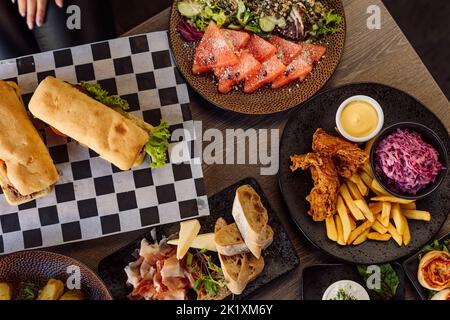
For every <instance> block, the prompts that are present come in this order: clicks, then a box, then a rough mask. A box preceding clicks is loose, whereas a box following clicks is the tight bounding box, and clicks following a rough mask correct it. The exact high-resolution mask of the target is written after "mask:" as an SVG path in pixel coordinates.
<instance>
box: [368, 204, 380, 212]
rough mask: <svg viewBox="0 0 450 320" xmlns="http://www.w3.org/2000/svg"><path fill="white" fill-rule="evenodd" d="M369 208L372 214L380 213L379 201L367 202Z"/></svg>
mask: <svg viewBox="0 0 450 320" xmlns="http://www.w3.org/2000/svg"><path fill="white" fill-rule="evenodd" d="M369 209H370V210H371V211H372V213H373V214H379V213H381V210H382V209H383V207H382V203H381V202H372V203H369Z"/></svg>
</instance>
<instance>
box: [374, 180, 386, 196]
mask: <svg viewBox="0 0 450 320" xmlns="http://www.w3.org/2000/svg"><path fill="white" fill-rule="evenodd" d="M371 189H372V190H376V191H377V192H378V193H379V194H381V195H383V196H389V193H388V192H387V191H386V190H384V189H383V187H382V186H381V185H380V184H379V183H378V181H377V180H376V179H373V180H372V188H371Z"/></svg>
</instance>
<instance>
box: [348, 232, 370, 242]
mask: <svg viewBox="0 0 450 320" xmlns="http://www.w3.org/2000/svg"><path fill="white" fill-rule="evenodd" d="M369 231H370V229H367V230H366V231H364V232H363V233H362V234H361V235H359V237H358V238H356V239H355V241H353V242H352V244H353V245H354V246H357V245H359V244H361V243H363V242H364V241H366V240H367V236H368V235H369Z"/></svg>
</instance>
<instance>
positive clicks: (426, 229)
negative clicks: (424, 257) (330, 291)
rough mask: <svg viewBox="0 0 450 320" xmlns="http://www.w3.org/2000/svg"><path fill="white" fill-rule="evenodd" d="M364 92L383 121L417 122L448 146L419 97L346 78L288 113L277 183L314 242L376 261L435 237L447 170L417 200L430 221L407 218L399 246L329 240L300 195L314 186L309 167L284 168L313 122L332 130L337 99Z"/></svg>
mask: <svg viewBox="0 0 450 320" xmlns="http://www.w3.org/2000/svg"><path fill="white" fill-rule="evenodd" d="M358 94H363V95H368V96H371V97H372V98H374V99H375V100H377V101H378V102H379V103H380V105H381V107H382V108H383V111H384V117H385V120H384V125H385V126H390V125H392V124H394V123H398V122H408V121H409V122H418V123H421V124H423V125H425V126H427V127H429V128H430V129H432V130H433V131H434V132H436V134H438V135H439V137H441V139H442V141H443V142H444V145H445V147H446V149H447V150H450V138H449V135H448V132H447V130H446V128H445V126H444V125H443V124H442V123H441V122H440V120H439V119H438V118H437V117H436V116H435V115H434V114H433V113H432V112H431V111H429V110H428V109H427V108H426V107H425V106H423V105H422V104H421V103H420V102H419V101H417V100H416V99H415V98H413V97H411V96H410V95H408V94H406V93H404V92H402V91H399V90H397V89H394V88H391V87H388V86H385V85H381V84H372V83H360V84H350V85H346V86H343V87H339V88H336V89H332V90H330V91H326V92H324V93H321V94H320V95H317V96H315V97H314V98H312V99H311V100H309V101H308V102H306V103H305V104H304V105H303V106H302V107H301V108H299V109H298V111H297V112H295V113H294V114H293V115H292V117H291V118H290V119H289V121H288V123H287V124H286V127H285V129H284V132H283V136H282V138H281V147H280V171H279V183H280V188H281V192H282V194H283V197H284V200H285V202H286V204H287V206H288V208H289V211H290V213H291V216H292V218H293V220H294V221H295V223H296V224H297V226H298V227H299V228H300V230H301V231H302V232H303V233H304V234H305V236H306V237H307V238H308V239H309V240H310V241H311V242H312V243H313V244H315V245H316V246H317V247H319V248H321V249H322V250H324V251H325V252H327V253H328V254H330V255H332V256H334V257H336V258H340V259H342V260H345V261H348V262H352V263H360V264H378V263H383V262H389V261H393V260H397V259H401V258H404V257H406V256H408V255H410V254H412V253H413V252H415V251H416V250H418V249H420V248H421V247H423V246H424V245H425V244H426V243H428V242H430V240H431V239H433V238H434V237H435V235H436V234H437V232H438V231H439V229H440V228H441V227H442V225H443V223H444V222H445V220H446V218H447V215H448V213H449V211H450V177H449V176H447V177H446V179H445V180H444V181H443V183H442V184H441V186H440V187H439V189H438V190H436V191H435V192H434V193H433V194H432V195H430V196H429V197H426V198H424V199H421V200H419V201H417V207H418V208H419V209H426V210H427V211H430V212H431V213H432V219H431V221H430V222H422V221H409V225H410V228H411V242H410V243H409V245H408V246H406V247H405V246H402V247H399V246H398V245H397V244H396V243H395V242H394V241H387V242H376V241H366V242H365V243H363V244H362V245H359V246H347V247H342V246H339V245H338V244H336V243H335V242H332V241H330V240H328V238H327V236H326V232H325V225H324V224H323V223H315V222H314V221H313V220H312V219H311V217H310V216H309V215H308V214H307V212H308V210H309V203H308V202H307V201H306V200H305V198H306V196H307V195H308V194H309V192H310V191H311V189H312V187H313V183H312V179H311V174H310V172H309V171H302V170H297V171H296V172H294V173H292V172H291V170H290V169H289V166H290V159H289V156H291V155H293V154H304V153H308V152H310V151H311V143H312V136H313V134H314V132H315V131H316V129H317V128H323V129H324V130H326V131H327V132H329V133H331V134H333V133H335V130H334V128H335V115H336V111H337V108H338V107H339V105H340V104H341V103H342V102H343V101H344V100H345V99H347V98H349V97H350V96H353V95H358Z"/></svg>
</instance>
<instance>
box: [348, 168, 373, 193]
mask: <svg viewBox="0 0 450 320" xmlns="http://www.w3.org/2000/svg"><path fill="white" fill-rule="evenodd" d="M350 181H351V182H353V183H354V184H356V186H357V187H358V189H359V191H360V192H361V194H362V195H363V196H367V195H368V194H369V188H367V186H366V185H365V184H364V182H363V181H362V180H361V177H360V176H359V175H358V174H356V173H354V174H353V175H352V176H351V177H350Z"/></svg>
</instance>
